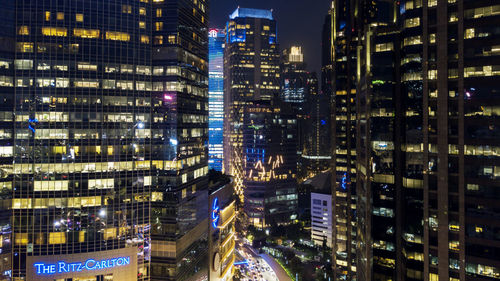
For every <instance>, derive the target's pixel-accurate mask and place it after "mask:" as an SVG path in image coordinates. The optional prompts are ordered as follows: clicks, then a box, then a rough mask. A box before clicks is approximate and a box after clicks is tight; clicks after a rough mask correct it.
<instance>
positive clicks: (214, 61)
mask: <svg viewBox="0 0 500 281" xmlns="http://www.w3.org/2000/svg"><path fill="white" fill-rule="evenodd" d="M224 42H225V31H224V30H223V29H210V31H209V33H208V51H209V55H208V62H209V64H208V71H209V74H208V75H209V78H208V79H209V80H208V109H209V116H208V166H209V168H210V169H214V170H216V171H219V172H220V171H222V166H223V165H222V159H223V156H224V148H223V141H224V135H223V129H224V121H223V120H224V119H223V118H224Z"/></svg>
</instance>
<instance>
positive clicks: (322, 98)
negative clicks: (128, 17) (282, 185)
mask: <svg viewBox="0 0 500 281" xmlns="http://www.w3.org/2000/svg"><path fill="white" fill-rule="evenodd" d="M304 119H305V121H304V123H305V125H304V129H303V130H302V134H303V136H299V139H302V140H303V142H304V143H303V147H302V151H301V154H300V157H301V159H300V160H299V163H300V166H299V167H300V171H299V172H300V176H299V179H306V178H310V177H312V176H314V175H317V174H319V173H321V172H322V171H325V170H328V169H329V168H330V161H331V159H332V156H331V152H330V141H329V139H330V125H329V124H330V95H329V94H327V93H325V92H323V91H320V90H319V88H318V77H317V75H316V72H312V73H308V75H307V90H306V102H305V106H304Z"/></svg>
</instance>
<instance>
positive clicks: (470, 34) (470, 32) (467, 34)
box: [464, 28, 476, 39]
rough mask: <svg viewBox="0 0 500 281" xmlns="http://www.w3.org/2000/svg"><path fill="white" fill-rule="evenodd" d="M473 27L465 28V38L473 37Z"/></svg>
mask: <svg viewBox="0 0 500 281" xmlns="http://www.w3.org/2000/svg"><path fill="white" fill-rule="evenodd" d="M475 31H476V30H475V29H474V28H467V29H466V30H465V36H464V37H465V39H472V38H474V37H475Z"/></svg>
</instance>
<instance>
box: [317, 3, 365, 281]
mask: <svg viewBox="0 0 500 281" xmlns="http://www.w3.org/2000/svg"><path fill="white" fill-rule="evenodd" d="M353 2H354V1H338V0H335V1H332V6H331V7H330V10H329V13H328V15H327V16H326V19H325V24H324V27H323V50H324V51H323V58H324V63H325V64H326V66H325V67H324V68H323V75H324V76H323V83H325V84H324V86H323V89H324V91H326V92H327V93H328V91H330V93H331V108H330V110H331V111H330V112H331V120H332V122H331V131H330V132H331V151H332V152H333V155H332V160H331V163H332V171H333V176H332V196H333V202H334V203H333V208H332V209H333V217H334V218H336V219H334V221H333V234H332V235H333V245H334V246H333V247H334V249H333V251H332V254H333V259H332V261H333V267H334V274H335V275H334V276H335V278H337V279H344V280H356V235H357V230H356V227H357V224H356V163H355V162H356V133H355V131H356V47H357V42H356V39H357V36H356V34H355V33H354V32H353V29H354V24H355V21H354V18H353V14H352V11H351V5H354V3H353ZM360 2H361V1H360ZM329 89H330V90H329ZM360 280H362V279H360Z"/></svg>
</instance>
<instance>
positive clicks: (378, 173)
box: [356, 19, 414, 280]
mask: <svg viewBox="0 0 500 281" xmlns="http://www.w3.org/2000/svg"><path fill="white" fill-rule="evenodd" d="M386 23H387V22H386ZM389 23H392V19H390V20H389ZM379 24H380V25H379V26H376V27H375V26H368V27H366V30H365V36H364V37H363V39H362V42H361V44H362V47H360V48H359V49H358V63H359V68H358V69H359V73H358V91H357V108H356V112H357V119H358V120H357V121H358V122H357V134H356V136H357V138H356V141H357V151H356V157H357V167H358V168H359V170H358V172H357V192H356V194H357V220H358V236H357V239H358V244H357V245H358V249H357V252H358V264H357V278H360V279H364V278H367V280H372V279H376V280H387V279H396V280H398V279H397V278H400V279H401V280H404V276H399V277H398V272H397V270H398V266H397V265H396V264H395V263H393V262H396V261H397V260H400V261H401V260H402V256H403V255H402V254H400V253H402V252H404V253H407V254H408V253H410V254H412V253H413V250H414V249H412V248H411V247H406V246H405V245H404V244H403V243H401V240H400V237H402V227H403V222H402V221H401V219H402V214H403V212H404V208H402V205H403V200H402V199H401V198H402V190H403V186H402V185H401V184H403V180H402V170H403V169H402V167H401V165H402V161H401V159H402V155H401V149H397V148H400V147H401V146H402V142H401V141H402V139H403V138H402V137H398V136H401V134H402V124H403V122H404V111H403V110H402V98H401V97H400V95H399V94H398V93H399V91H400V83H399V66H398V65H397V64H395V63H394V62H395V61H399V57H398V56H399V52H398V48H397V46H398V44H399V34H400V32H399V30H398V28H397V27H396V26H394V25H392V24H388V23H387V24H385V25H383V24H381V22H379ZM394 46H396V48H395V47H394ZM410 182H411V181H410V180H406V181H405V183H410ZM404 187H408V186H406V185H405V186H404ZM406 221H408V220H406ZM398 241H399V243H398ZM367 259H370V260H372V261H373V264H371V263H369V262H366V261H367ZM411 266H412V264H408V265H407V270H410V269H411Z"/></svg>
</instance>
